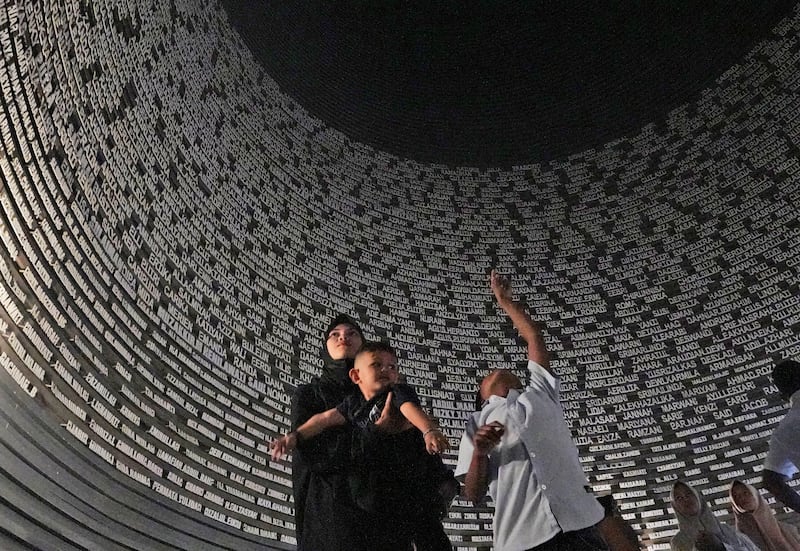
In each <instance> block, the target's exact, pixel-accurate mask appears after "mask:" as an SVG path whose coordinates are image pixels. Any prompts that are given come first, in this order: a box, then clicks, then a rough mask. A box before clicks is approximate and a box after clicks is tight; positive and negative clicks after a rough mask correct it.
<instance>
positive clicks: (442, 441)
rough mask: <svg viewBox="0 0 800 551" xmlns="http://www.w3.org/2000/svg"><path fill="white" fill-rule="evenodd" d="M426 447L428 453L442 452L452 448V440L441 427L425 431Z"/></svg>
mask: <svg viewBox="0 0 800 551" xmlns="http://www.w3.org/2000/svg"><path fill="white" fill-rule="evenodd" d="M423 438H425V449H426V450H428V453H430V454H434V453H442V452H444V451H446V450H449V449H450V441H449V440H448V439H447V437H446V436H445V435H444V434H443V433H442V431H441V430H439V429H432V430H429V431H428V432H426V433H425V435H424V436H423Z"/></svg>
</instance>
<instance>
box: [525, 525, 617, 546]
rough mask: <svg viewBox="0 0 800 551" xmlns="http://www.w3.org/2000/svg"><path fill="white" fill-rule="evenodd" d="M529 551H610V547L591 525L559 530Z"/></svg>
mask: <svg viewBox="0 0 800 551" xmlns="http://www.w3.org/2000/svg"><path fill="white" fill-rule="evenodd" d="M528 551H608V547H607V546H606V542H605V540H603V537H602V536H601V535H600V533H599V532H598V531H597V528H596V527H594V526H590V527H589V528H583V529H582V530H575V531H573V532H559V533H558V534H556V536H555V537H554V538H552V539H550V540H548V541H546V542H544V543H543V544H541V545H537V546H536V547H534V548H532V549H529V550H528Z"/></svg>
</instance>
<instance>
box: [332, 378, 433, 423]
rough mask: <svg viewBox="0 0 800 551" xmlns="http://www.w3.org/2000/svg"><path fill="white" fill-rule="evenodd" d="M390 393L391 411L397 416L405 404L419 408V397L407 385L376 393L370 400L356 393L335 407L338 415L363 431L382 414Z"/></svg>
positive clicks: (399, 385)
mask: <svg viewBox="0 0 800 551" xmlns="http://www.w3.org/2000/svg"><path fill="white" fill-rule="evenodd" d="M389 392H391V393H392V409H393V410H396V411H395V413H396V414H397V415H402V414H401V413H400V406H402V405H403V404H406V403H409V402H410V403H412V404H415V405H417V406H419V405H420V404H419V397H418V396H417V393H416V392H415V391H414V389H413V388H411V387H410V386H408V385H405V384H402V383H398V384H396V385H394V386H392V387H391V388H389V389H387V390H384V391H383V392H380V393H378V395H377V396H375V397H373V398H372V399H371V400H367V399H365V398H364V395H363V394H361V392H356V393H354V394H350V395H349V396H347V397H346V398H345V399H344V400H343V401H342V403H341V404H339V405H338V406H336V409H337V410H338V411H339V413H341V414H342V417H344V418H345V419H346V420H347V422H348V423H350V424H351V425H354V426H355V427H357V428H359V429H361V430H364V429H367V428H368V427H369V425H372V424H374V423H375V421H377V420H378V418H379V417H380V416H381V413H382V412H383V408H384V406H386V397H387V396H388V395H389Z"/></svg>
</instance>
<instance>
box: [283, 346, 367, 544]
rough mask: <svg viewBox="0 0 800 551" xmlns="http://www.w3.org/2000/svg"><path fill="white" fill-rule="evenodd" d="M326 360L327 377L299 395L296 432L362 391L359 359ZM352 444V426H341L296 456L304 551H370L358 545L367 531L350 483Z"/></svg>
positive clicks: (299, 449) (301, 389)
mask: <svg viewBox="0 0 800 551" xmlns="http://www.w3.org/2000/svg"><path fill="white" fill-rule="evenodd" d="M323 360H324V362H325V365H324V367H323V374H322V376H321V377H320V378H319V379H317V380H315V381H313V382H311V383H309V384H307V385H302V386H300V387H298V389H297V391H296V392H295V394H294V397H293V400H292V415H291V423H292V430H295V429H296V428H297V427H298V426H300V425H302V424H303V423H305V422H306V421H307V420H308V419H309V418H310V417H311V416H312V415H315V414H317V413H321V412H323V411H326V410H328V409H331V408H334V407H336V406H337V405H339V404H340V403H341V402H342V400H344V399H345V397H347V396H348V395H349V394H350V393H352V392H357V393H358V392H359V391H358V388H357V387H356V386H355V385H354V384H353V383H352V382H351V381H350V378H349V377H348V372H349V370H350V368H351V367H352V364H353V360H339V361H334V360H331V359H330V356H328V355H327V352H326V351H324V353H323ZM359 394H360V393H359ZM352 442H353V430H352V427H350V426H343V427H335V428H332V429H330V430H326V431H325V432H323V433H322V434H319V435H318V436H315V437H314V438H310V439H309V440H307V441H303V442H299V443H298V445H297V449H296V450H295V451H294V454H293V455H292V487H293V492H294V503H295V525H296V533H297V549H298V551H369V550H367V549H366V548H359V547H357V546H356V545H355V542H357V541H359V540H360V539H361V532H362V529H361V526H360V519H361V517H360V516H359V514H358V511H357V509H356V507H355V504H354V503H353V500H352V499H351V493H350V485H349V472H350V469H351V447H352Z"/></svg>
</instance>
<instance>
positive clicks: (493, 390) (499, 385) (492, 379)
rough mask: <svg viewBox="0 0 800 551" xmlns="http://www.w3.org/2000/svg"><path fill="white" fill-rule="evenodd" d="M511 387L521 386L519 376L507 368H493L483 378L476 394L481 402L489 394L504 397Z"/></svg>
mask: <svg viewBox="0 0 800 551" xmlns="http://www.w3.org/2000/svg"><path fill="white" fill-rule="evenodd" d="M512 388H515V389H518V390H519V389H521V388H522V381H520V380H519V377H517V376H516V375H514V374H513V373H512V372H511V371H509V370H508V369H495V370H494V371H492V372H491V373H489V374H488V375H487V376H486V377H484V378H483V381H481V388H480V391H479V393H478V394H479V397H480V400H481V403H483V402H485V401H486V400H488V399H489V397H491V396H500V397H502V398H505V397H506V396H508V391H509V390H511V389H512Z"/></svg>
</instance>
